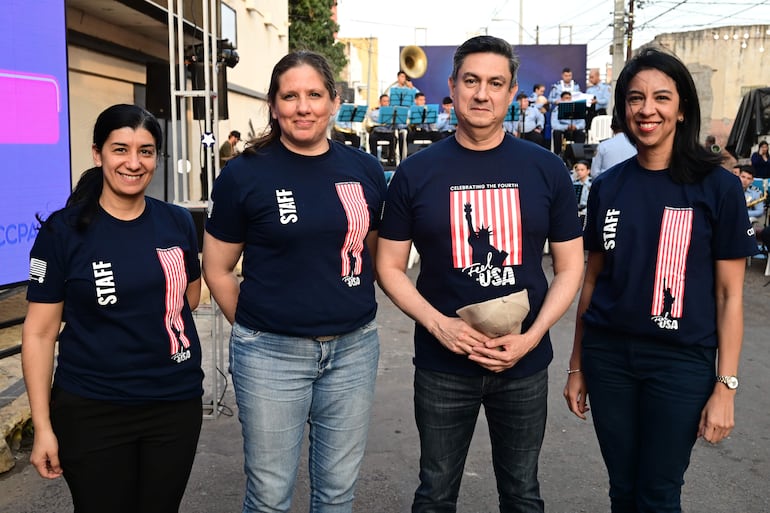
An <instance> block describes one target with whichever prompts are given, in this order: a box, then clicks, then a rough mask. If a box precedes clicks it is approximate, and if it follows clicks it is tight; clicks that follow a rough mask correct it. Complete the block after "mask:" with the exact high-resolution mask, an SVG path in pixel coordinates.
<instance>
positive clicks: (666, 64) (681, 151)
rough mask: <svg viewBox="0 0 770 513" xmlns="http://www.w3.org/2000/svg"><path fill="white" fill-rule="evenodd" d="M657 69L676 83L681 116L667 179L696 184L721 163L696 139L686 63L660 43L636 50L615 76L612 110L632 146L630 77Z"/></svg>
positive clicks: (696, 113)
mask: <svg viewBox="0 0 770 513" xmlns="http://www.w3.org/2000/svg"><path fill="white" fill-rule="evenodd" d="M644 70H658V71H660V72H662V73H664V74H665V75H667V76H668V77H669V78H671V80H672V81H673V82H674V84H676V90H677V93H678V94H679V111H680V112H681V113H682V116H683V117H684V119H683V121H680V122H678V123H677V125H676V132H675V133H674V146H673V151H672V153H671V161H670V163H669V169H670V173H671V178H672V179H673V180H674V181H675V182H677V183H696V182H698V181H700V180H702V179H703V177H705V176H706V175H707V174H709V173H711V171H713V170H714V168H716V167H718V166H721V164H722V156H721V155H720V154H718V153H713V152H712V151H711V150H707V149H706V148H704V147H703V145H701V144H700V142H699V141H698V138H699V134H700V125H701V117H700V105H699V102H698V92H697V89H696V88H695V82H694V81H693V79H692V75H691V74H690V72H689V70H688V69H687V66H685V65H684V63H683V62H682V61H681V60H679V58H677V56H676V55H674V54H673V53H671V52H670V51H668V50H666V49H665V48H663V47H662V46H659V45H655V44H650V45H645V46H643V47H642V48H640V49H639V51H638V52H637V53H636V55H634V56H633V57H632V58H631V60H629V61H628V62H627V63H626V65H625V67H624V68H623V70H622V71H621V72H620V75H619V76H618V81H617V83H616V84H615V113H616V114H617V116H618V122H619V123H620V126H621V127H622V128H623V132H625V134H626V136H627V137H628V139H629V140H630V141H631V142H632V143H633V144H634V145H635V144H636V140H635V139H634V136H633V134H632V133H631V130H630V129H629V126H628V120H627V119H626V108H625V105H626V95H627V94H628V90H629V86H630V84H631V80H633V78H634V77H635V76H636V75H637V74H638V73H639V72H641V71H644Z"/></svg>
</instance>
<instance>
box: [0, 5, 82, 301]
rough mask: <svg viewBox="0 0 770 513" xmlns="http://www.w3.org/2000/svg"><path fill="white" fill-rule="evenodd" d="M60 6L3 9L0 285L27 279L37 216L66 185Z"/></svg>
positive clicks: (60, 200)
mask: <svg viewBox="0 0 770 513" xmlns="http://www.w3.org/2000/svg"><path fill="white" fill-rule="evenodd" d="M64 9H65V8H64V0H36V2H34V9H33V10H31V6H30V3H29V0H3V8H2V9H0V48H2V50H0V162H2V166H3V171H2V184H1V185H0V190H2V194H0V198H1V199H0V288H3V287H5V286H7V285H12V284H17V283H21V282H23V281H26V280H27V278H28V275H29V250H30V248H31V247H32V243H33V242H34V239H35V235H36V233H37V231H36V227H37V224H38V223H37V220H36V219H35V214H40V215H41V216H42V217H43V218H45V217H47V216H48V215H49V214H50V213H51V212H53V211H54V210H56V209H58V208H61V207H63V206H64V202H65V201H66V199H67V196H68V195H69V192H70V190H71V185H72V184H71V178H70V141H69V121H68V120H69V111H68V104H67V43H66V25H65V19H64V12H65V10H64ZM33 11H34V12H33Z"/></svg>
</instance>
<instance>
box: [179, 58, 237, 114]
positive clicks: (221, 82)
mask: <svg viewBox="0 0 770 513" xmlns="http://www.w3.org/2000/svg"><path fill="white" fill-rule="evenodd" d="M217 68H218V69H219V71H218V73H217V75H216V79H217V91H218V95H219V96H218V97H217V101H218V102H219V119H229V118H230V112H229V110H228V105H227V66H217ZM189 69H190V74H191V75H192V88H193V89H204V88H205V83H206V82H205V77H204V76H203V71H204V67H203V64H202V63H200V62H192V63H190V64H189ZM206 117H207V116H206V103H205V98H202V97H201V98H193V119H206Z"/></svg>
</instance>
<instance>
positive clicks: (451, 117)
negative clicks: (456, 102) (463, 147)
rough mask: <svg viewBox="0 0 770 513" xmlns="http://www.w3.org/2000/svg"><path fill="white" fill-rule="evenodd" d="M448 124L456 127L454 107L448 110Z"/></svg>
mask: <svg viewBox="0 0 770 513" xmlns="http://www.w3.org/2000/svg"><path fill="white" fill-rule="evenodd" d="M449 124H450V125H452V126H457V114H455V108H454V107H452V108H451V109H450V110H449Z"/></svg>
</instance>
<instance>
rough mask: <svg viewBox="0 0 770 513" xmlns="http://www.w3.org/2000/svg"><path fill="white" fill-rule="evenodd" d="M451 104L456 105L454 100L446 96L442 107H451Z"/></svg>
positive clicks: (442, 101)
mask: <svg viewBox="0 0 770 513" xmlns="http://www.w3.org/2000/svg"><path fill="white" fill-rule="evenodd" d="M451 103H454V102H453V101H452V98H450V97H449V96H444V99H443V100H441V104H442V105H449V104H451Z"/></svg>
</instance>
